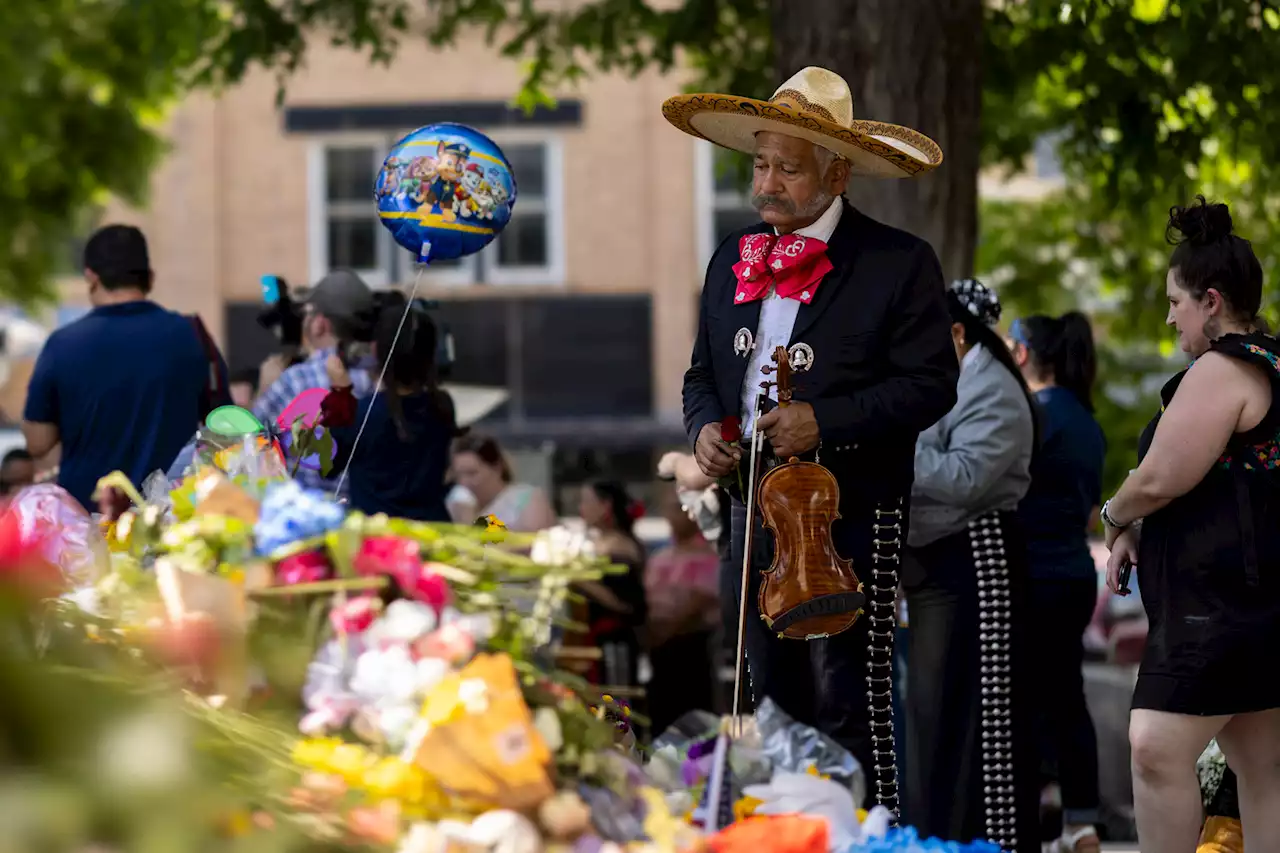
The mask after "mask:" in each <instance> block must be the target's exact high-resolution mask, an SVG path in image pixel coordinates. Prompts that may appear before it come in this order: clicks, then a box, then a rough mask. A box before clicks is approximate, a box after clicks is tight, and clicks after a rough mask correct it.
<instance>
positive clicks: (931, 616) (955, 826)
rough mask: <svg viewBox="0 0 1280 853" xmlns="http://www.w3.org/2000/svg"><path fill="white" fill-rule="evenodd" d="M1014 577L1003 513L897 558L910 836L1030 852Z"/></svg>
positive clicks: (1029, 782)
mask: <svg viewBox="0 0 1280 853" xmlns="http://www.w3.org/2000/svg"><path fill="white" fill-rule="evenodd" d="M1026 575H1027V563H1026V553H1025V550H1024V546H1023V542H1022V537H1021V535H1020V531H1019V528H1018V524H1017V519H1016V518H1015V517H1013V516H1012V515H1011V514H1008V513H1000V514H993V515H990V516H986V517H984V518H981V519H978V520H977V521H975V522H973V523H972V524H971V525H970V526H969V529H968V530H963V531H961V532H959V533H956V534H953V535H951V536H947V537H944V538H943V539H940V540H938V541H936V542H933V543H930V544H929V545H926V546H924V547H921V548H908V549H907V552H906V554H905V555H904V557H903V588H904V589H905V591H906V593H907V618H908V620H909V624H910V648H909V650H908V652H907V660H908V668H907V738H906V740H907V747H908V752H907V761H906V765H907V771H906V774H907V778H906V783H905V785H904V788H903V791H904V798H903V820H904V821H905V822H906V823H909V824H911V825H913V826H915V827H916V828H917V829H919V831H920V834H921V836H937V837H939V838H943V839H946V840H949V841H957V842H961V843H968V842H970V841H973V840H975V839H979V838H988V839H990V840H991V841H994V842H996V843H997V844H1000V845H1001V847H1002V848H1003V849H1005V850H1008V851H1017V853H1024V851H1027V853H1038V851H1039V850H1040V833H1039V813H1038V811H1039V785H1038V775H1037V773H1036V769H1037V752H1038V751H1037V748H1036V747H1037V742H1036V740H1035V735H1034V732H1035V728H1034V719H1035V718H1034V709H1035V702H1034V696H1033V695H1029V691H1030V690H1034V686H1033V685H1032V684H1030V683H1029V680H1028V678H1027V677H1026V671H1027V670H1026V666H1027V663H1028V662H1029V661H1028V660H1027V652H1029V651H1031V650H1030V649H1028V648H1027V644H1026V642H1025V641H1023V637H1024V630H1025V624H1024V622H1025V620H1024V618H1023V617H1024V614H1025V583H1026Z"/></svg>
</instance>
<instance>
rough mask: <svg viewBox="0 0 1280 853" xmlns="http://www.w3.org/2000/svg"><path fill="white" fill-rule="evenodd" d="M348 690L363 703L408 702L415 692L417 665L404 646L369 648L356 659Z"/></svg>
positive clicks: (416, 689)
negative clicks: (383, 701)
mask: <svg viewBox="0 0 1280 853" xmlns="http://www.w3.org/2000/svg"><path fill="white" fill-rule="evenodd" d="M351 690H352V692H353V693H355V694H356V695H357V696H359V697H360V698H361V699H362V700H364V701H365V702H368V703H369V704H373V703H376V702H378V701H379V700H383V699H385V700H389V701H393V702H394V701H400V702H408V701H409V700H410V699H412V698H413V696H414V694H415V693H417V691H418V678H417V664H416V663H414V660H413V658H412V657H410V655H409V650H408V649H406V648H405V647H404V646H391V647H389V648H385V649H370V650H369V651H367V652H365V653H364V654H362V655H360V657H358V658H357V659H356V665H355V672H354V674H353V675H352V676H351Z"/></svg>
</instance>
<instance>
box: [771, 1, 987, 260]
mask: <svg viewBox="0 0 1280 853" xmlns="http://www.w3.org/2000/svg"><path fill="white" fill-rule="evenodd" d="M772 3H773V16H772V17H773V34H774V40H775V49H774V50H775V61H776V68H775V70H776V72H777V78H778V82H779V83H781V82H782V81H783V80H786V79H787V78H788V77H790V76H791V75H792V74H794V73H795V72H796V71H799V70H800V69H801V68H804V67H805V66H808V65H820V66H822V67H824V68H829V69H830V70H832V71H835V72H836V73H837V74H840V75H841V76H842V77H844V78H845V79H846V80H847V81H849V86H850V88H851V89H852V90H853V108H854V115H855V116H856V117H858V118H865V119H875V120H878V121H887V122H892V123H894V124H902V125H906V126H908V127H912V128H915V129H916V130H919V131H920V132H921V133H924V134H926V135H927V136H929V137H930V138H932V139H933V140H934V141H936V142H937V143H938V144H939V145H940V146H942V152H943V158H944V159H943V163H942V165H941V166H940V167H938V169H936V170H935V171H933V172H931V173H930V174H928V175H926V176H925V177H923V178H903V179H900V180H875V179H867V180H855V181H854V182H853V183H851V184H850V187H849V192H848V195H849V198H850V200H851V201H852V202H853V203H854V204H855V205H857V207H858V208H859V209H860V210H862V211H864V212H865V213H867V214H868V215H869V216H872V217H874V218H876V219H879V220H881V221H883V222H887V223H889V224H890V225H895V226H897V227H899V228H904V229H906V230H908V231H910V232H912V233H913V234H917V235H919V236H921V237H923V238H924V239H926V240H928V241H929V242H930V243H931V244H932V245H933V248H934V249H935V250H936V251H937V253H938V257H939V259H940V260H941V261H942V270H943V273H944V274H945V275H946V276H947V277H948V280H951V279H954V278H958V277H963V276H968V275H971V274H972V272H973V257H974V249H975V246H976V242H977V237H978V206H977V204H978V160H979V155H980V152H981V145H982V139H981V109H982V75H981V55H982V0H772Z"/></svg>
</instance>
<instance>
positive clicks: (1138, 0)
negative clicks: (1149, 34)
mask: <svg viewBox="0 0 1280 853" xmlns="http://www.w3.org/2000/svg"><path fill="white" fill-rule="evenodd" d="M1168 5H1169V0H1133V17H1135V18H1137V19H1138V20H1139V21H1145V22H1147V23H1154V22H1156V21H1158V20H1160V19H1161V18H1162V17H1164V10H1165V8H1166V7H1167V6H1168Z"/></svg>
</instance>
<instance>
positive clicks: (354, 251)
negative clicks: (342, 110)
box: [324, 146, 383, 272]
mask: <svg viewBox="0 0 1280 853" xmlns="http://www.w3.org/2000/svg"><path fill="white" fill-rule="evenodd" d="M378 163H379V157H378V149H376V148H373V147H364V146H360V147H349V148H348V147H342V148H339V147H334V148H326V149H325V152H324V176H325V228H326V231H327V236H326V240H325V245H326V251H325V263H326V265H327V267H328V269H333V268H334V267H350V268H352V269H357V270H363V271H366V272H372V271H375V270H377V269H378V268H379V267H380V266H381V265H380V264H379V263H378V255H379V254H380V253H379V251H378V243H379V242H380V240H379V234H378V232H379V231H381V230H383V229H382V227H381V226H380V225H379V224H378V220H377V218H376V217H374V216H370V215H369V207H370V205H371V203H372V198H373V193H372V189H371V188H372V187H373V176H374V175H376V174H377V171H378Z"/></svg>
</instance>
